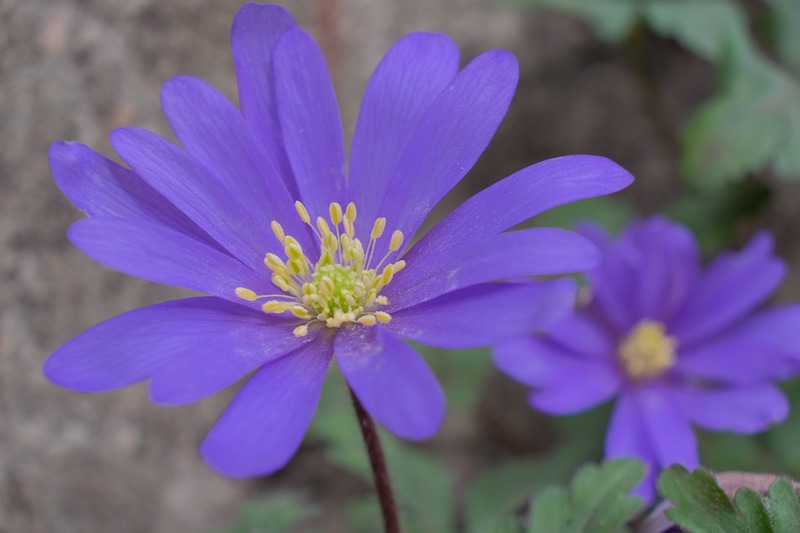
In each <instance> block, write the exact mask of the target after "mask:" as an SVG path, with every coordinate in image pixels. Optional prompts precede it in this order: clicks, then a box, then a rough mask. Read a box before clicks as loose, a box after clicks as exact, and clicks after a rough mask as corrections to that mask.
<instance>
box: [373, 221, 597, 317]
mask: <svg viewBox="0 0 800 533" xmlns="http://www.w3.org/2000/svg"><path fill="white" fill-rule="evenodd" d="M409 255H410V254H409ZM599 261H600V256H599V254H598V253H597V250H596V248H595V247H594V246H592V244H591V243H590V242H589V241H587V240H586V239H584V238H583V237H581V236H579V235H577V234H575V233H572V232H569V231H565V230H562V229H555V228H534V229H528V230H520V231H512V232H509V233H502V234H500V235H493V236H491V237H490V238H487V239H484V240H483V242H471V243H469V244H465V245H464V246H462V247H460V248H453V249H451V250H449V251H448V252H447V253H444V254H441V255H439V256H435V255H431V256H426V257H424V258H422V257H418V256H415V259H414V260H410V261H408V263H407V267H406V268H405V269H404V270H403V271H402V272H401V273H400V274H398V276H397V277H396V279H395V280H393V281H392V284H391V285H389V286H388V287H387V288H386V291H385V294H386V296H387V297H388V298H389V301H390V302H391V304H392V308H393V309H402V308H404V307H408V306H411V305H414V304H416V303H419V302H422V301H426V300H430V299H432V298H435V297H437V296H439V295H441V294H444V293H446V292H450V291H453V290H456V289H460V288H463V287H468V286H470V285H475V284H478V283H484V282H487V281H493V280H497V279H504V278H506V279H507V278H515V277H520V276H536V275H550V274H565V273H569V272H579V271H582V270H585V269H587V268H592V267H594V266H596V265H597V264H598V263H599Z"/></svg>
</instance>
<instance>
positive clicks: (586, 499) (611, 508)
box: [528, 459, 645, 533]
mask: <svg viewBox="0 0 800 533" xmlns="http://www.w3.org/2000/svg"><path fill="white" fill-rule="evenodd" d="M644 474H645V467H644V465H643V464H642V463H640V462H639V461H635V460H633V459H615V460H612V461H607V462H605V463H602V464H601V465H599V466H595V465H587V466H584V467H583V468H581V469H580V471H578V473H577V474H576V475H575V477H574V478H573V480H572V487H571V490H570V491H569V492H568V491H565V490H563V489H550V490H548V491H545V492H544V493H542V494H541V495H540V496H539V497H538V498H536V499H535V500H534V502H533V505H532V510H531V520H530V523H529V528H528V531H529V533H536V532H539V531H547V532H549V533H612V532H621V531H627V528H626V526H625V524H626V523H627V522H628V521H629V520H630V519H631V518H633V517H634V515H636V513H637V512H639V510H640V509H641V508H642V505H643V502H642V500H641V498H639V497H636V496H630V495H629V494H630V491H631V490H633V489H634V488H635V487H636V485H638V484H639V482H640V481H641V480H642V478H643V477H644Z"/></svg>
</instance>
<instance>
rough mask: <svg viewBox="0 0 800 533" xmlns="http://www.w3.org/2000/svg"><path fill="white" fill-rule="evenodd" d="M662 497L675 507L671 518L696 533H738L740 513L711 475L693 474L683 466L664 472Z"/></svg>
mask: <svg viewBox="0 0 800 533" xmlns="http://www.w3.org/2000/svg"><path fill="white" fill-rule="evenodd" d="M658 489H659V491H660V492H661V495H662V496H664V498H666V499H667V500H669V501H671V502H672V503H673V504H675V507H673V508H671V509H669V510H667V512H666V514H667V517H668V518H669V519H670V520H672V521H673V522H675V523H676V524H677V525H678V526H680V527H682V528H683V529H685V530H687V531H690V532H694V533H701V532H702V533H736V532H738V531H739V528H738V526H737V524H736V510H735V509H734V507H733V504H732V503H731V501H730V500H729V499H728V497H727V496H726V495H725V492H723V490H722V489H721V488H720V487H719V485H718V484H717V480H716V479H714V476H712V475H711V474H710V473H708V472H707V471H705V470H703V469H701V468H698V469H697V470H695V471H694V472H692V473H690V472H689V471H688V470H686V468H684V467H683V466H680V465H674V466H671V467H669V468H667V469H666V470H664V471H662V472H661V475H660V476H659V478H658Z"/></svg>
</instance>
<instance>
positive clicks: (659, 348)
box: [619, 320, 678, 379]
mask: <svg viewBox="0 0 800 533" xmlns="http://www.w3.org/2000/svg"><path fill="white" fill-rule="evenodd" d="M677 347H678V341H677V339H675V337H670V336H669V335H667V334H666V328H665V327H664V324H662V323H661V322H656V321H654V320H642V321H641V322H639V323H638V324H637V325H636V326H635V327H634V328H633V330H631V332H630V333H629V334H628V336H627V337H626V338H625V340H623V341H622V343H621V344H620V345H619V359H620V361H621V363H622V366H623V368H624V369H625V372H626V373H627V374H628V376H630V377H631V378H633V379H647V378H654V377H657V376H660V375H661V374H663V373H664V372H666V371H667V370H669V369H670V368H672V367H673V366H674V365H675V362H676V360H677V358H676V356H675V350H676V348H677Z"/></svg>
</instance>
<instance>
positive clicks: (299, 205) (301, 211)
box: [294, 200, 311, 224]
mask: <svg viewBox="0 0 800 533" xmlns="http://www.w3.org/2000/svg"><path fill="white" fill-rule="evenodd" d="M294 208H295V209H297V214H298V215H300V220H302V221H303V222H305V223H306V224H311V217H310V216H308V210H307V209H306V206H304V205H303V202H301V201H300V200H297V201H296V202H295V203H294Z"/></svg>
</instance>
